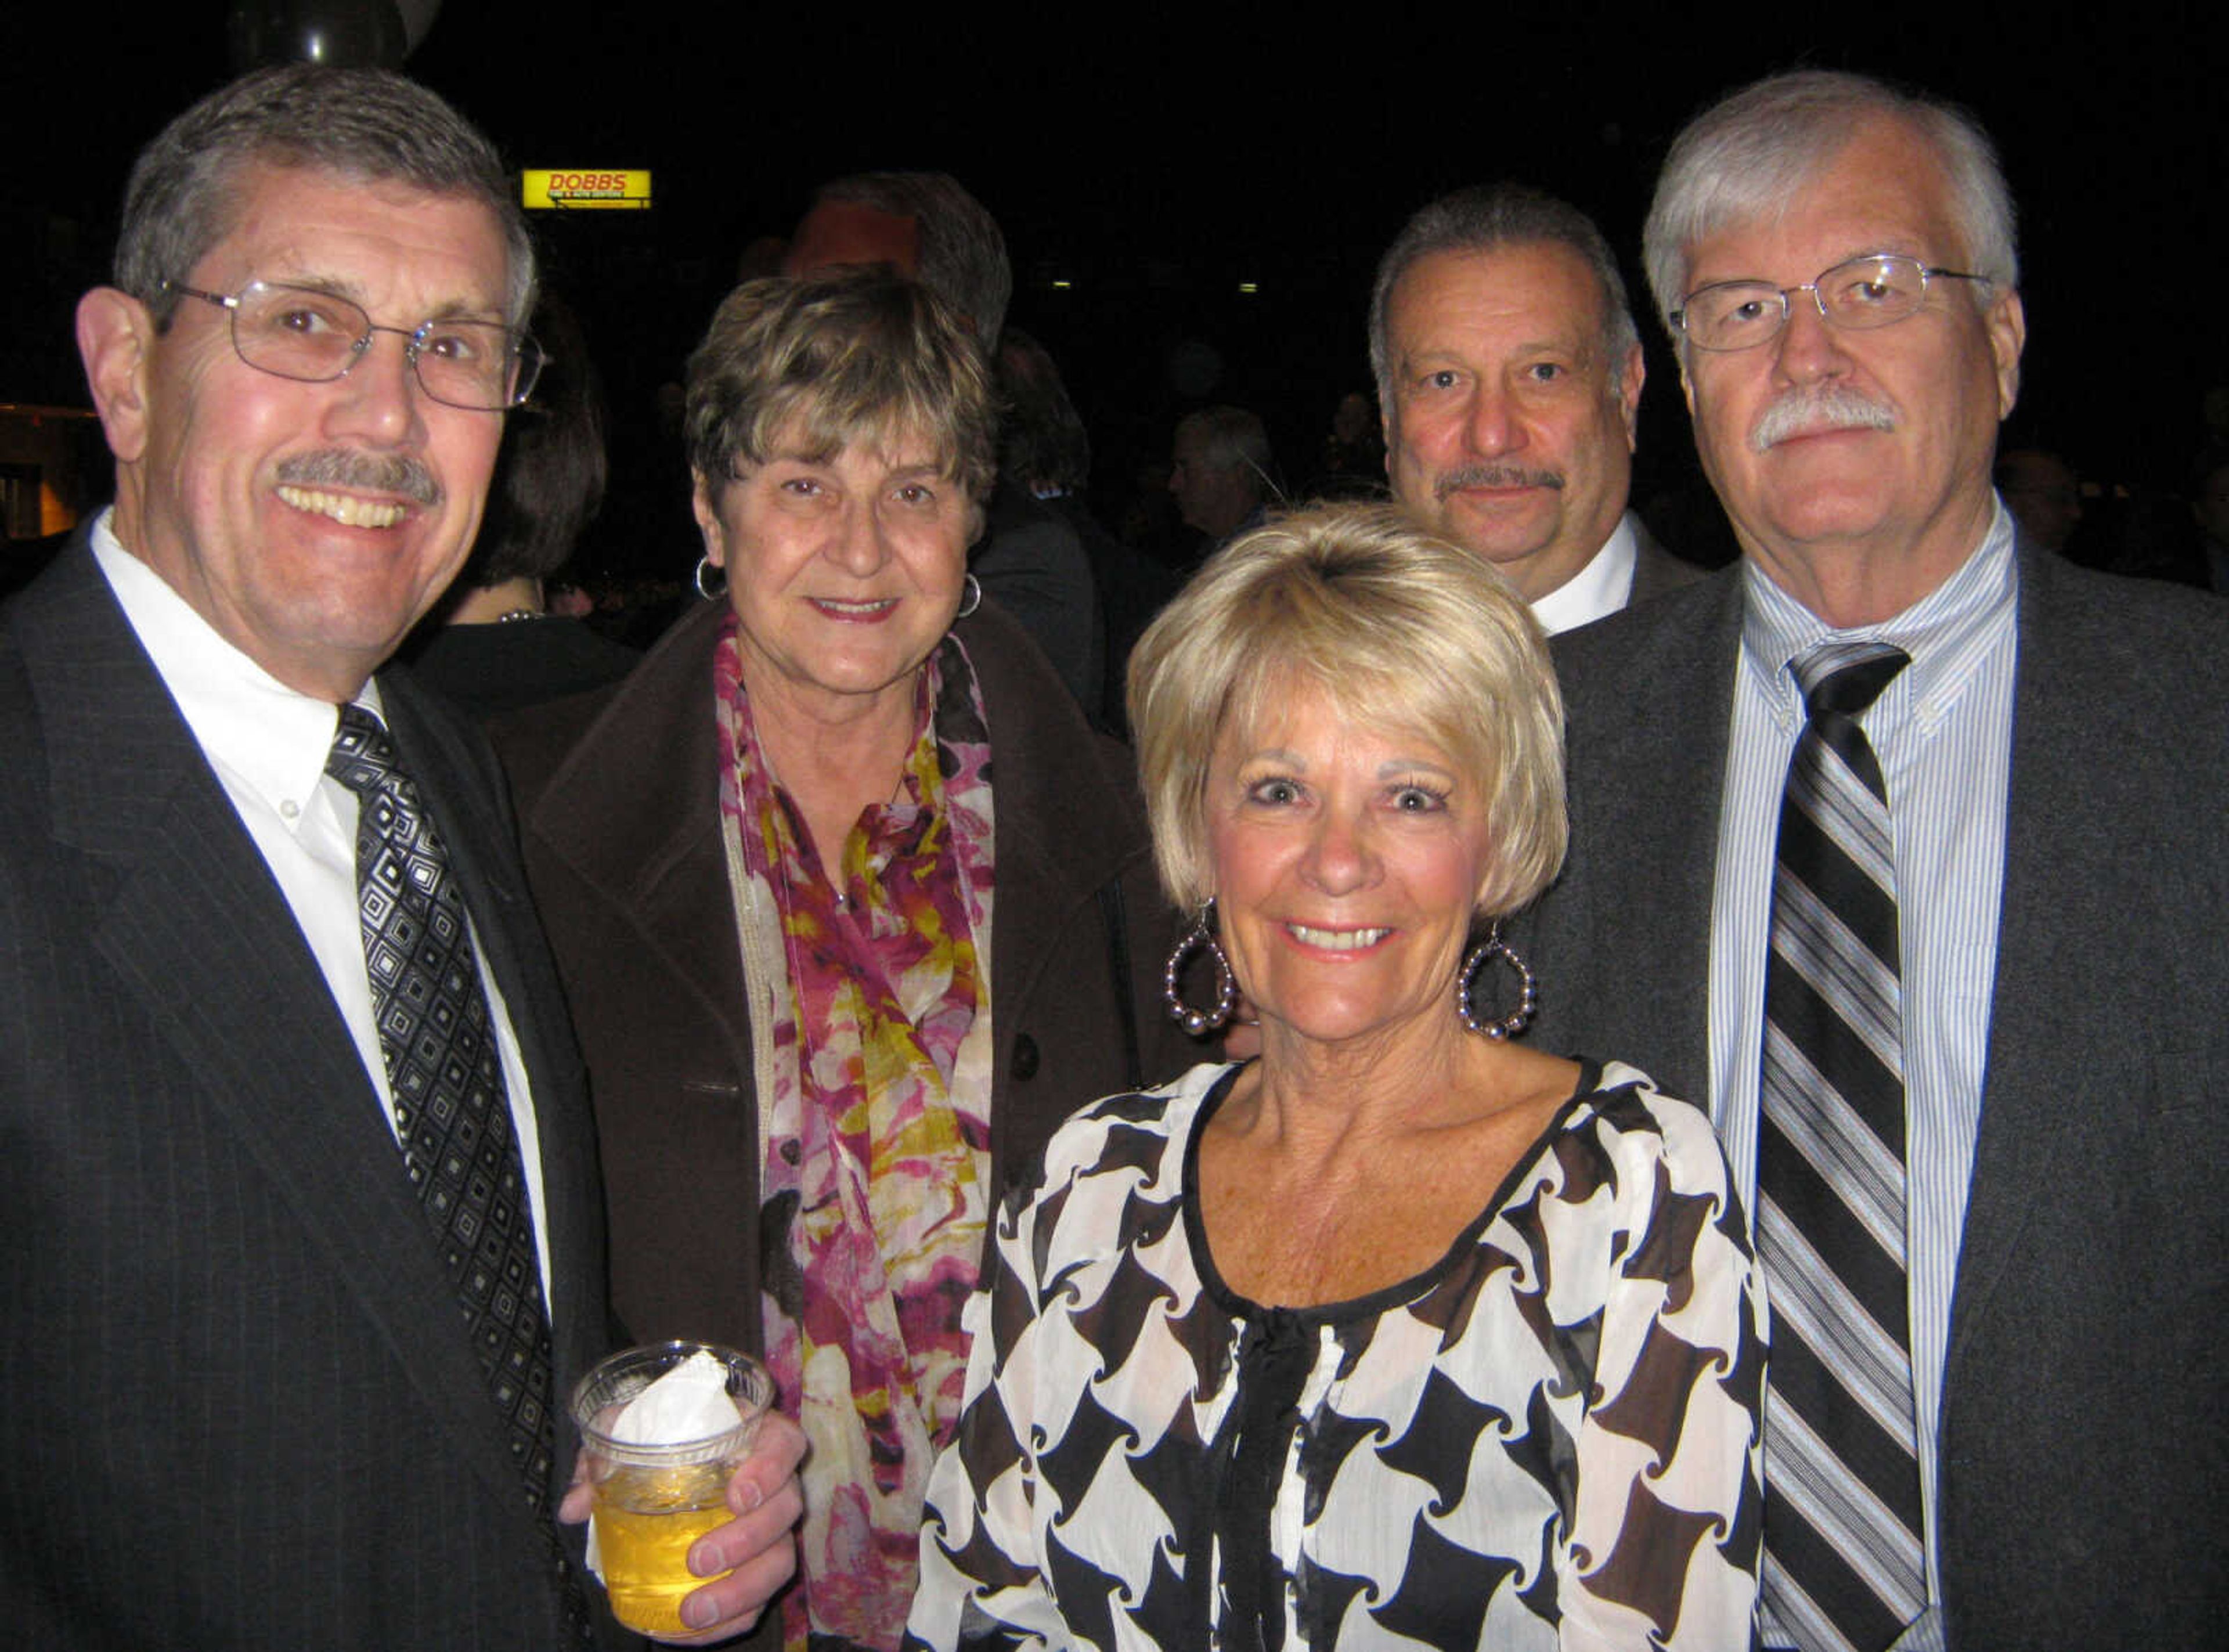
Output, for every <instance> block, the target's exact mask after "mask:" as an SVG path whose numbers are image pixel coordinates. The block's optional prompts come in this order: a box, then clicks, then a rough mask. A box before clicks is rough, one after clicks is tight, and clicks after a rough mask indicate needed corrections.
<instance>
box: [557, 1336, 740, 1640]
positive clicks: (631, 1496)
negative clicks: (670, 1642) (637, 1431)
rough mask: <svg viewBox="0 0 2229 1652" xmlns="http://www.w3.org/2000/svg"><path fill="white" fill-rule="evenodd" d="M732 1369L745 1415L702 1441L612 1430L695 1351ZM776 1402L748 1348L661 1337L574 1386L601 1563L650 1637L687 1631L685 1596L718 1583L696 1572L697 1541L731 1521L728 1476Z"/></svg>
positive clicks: (619, 1602)
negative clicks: (639, 1440) (616, 1434)
mask: <svg viewBox="0 0 2229 1652" xmlns="http://www.w3.org/2000/svg"><path fill="white" fill-rule="evenodd" d="M695 1353H709V1354H710V1355H711V1356H712V1358H714V1359H715V1360H718V1361H719V1362H720V1363H721V1364H722V1365H723V1366H726V1367H727V1372H728V1398H729V1399H731V1400H733V1401H734V1402H735V1405H736V1411H737V1413H738V1414H739V1415H740V1417H741V1418H742V1420H741V1421H740V1422H739V1423H737V1424H736V1426H735V1427H733V1428H729V1429H725V1430H722V1431H720V1432H718V1433H716V1434H708V1435H705V1436H703V1437H700V1438H697V1439H691V1440H681V1441H676V1442H672V1443H664V1444H658V1445H637V1444H634V1443H632V1442H629V1441H625V1440H615V1439H613V1437H612V1436H611V1435H610V1433H609V1432H608V1431H607V1430H610V1429H611V1428H612V1427H613V1425H614V1424H617V1423H618V1421H619V1417H620V1411H623V1410H624V1409H625V1408H626V1404H627V1402H628V1401H629V1400H631V1399H633V1398H634V1397H635V1396H636V1395H638V1394H639V1393H640V1392H642V1391H643V1390H644V1389H646V1388H647V1387H649V1386H650V1385H651V1384H652V1383H653V1382H656V1381H657V1380H658V1379H659V1378H660V1377H662V1376H664V1375H665V1373H666V1372H669V1371H671V1370H672V1369H673V1368H674V1367H675V1366H678V1365H680V1364H681V1363H682V1362H683V1361H684V1360H687V1359H688V1358H690V1356H691V1355H692V1354H695ZM773 1403H774V1379H773V1378H771V1377H769V1376H768V1374H767V1370H766V1367H765V1366H762V1365H761V1364H760V1363H759V1362H758V1361H757V1360H754V1359H752V1358H751V1357H750V1355H748V1354H747V1353H736V1351H735V1350H734V1349H733V1348H723V1347H720V1346H719V1345H718V1344H716V1343H712V1342H658V1343H653V1344H652V1345H650V1346H648V1347H639V1348H629V1349H627V1350H626V1352H625V1353H615V1354H613V1355H612V1356H611V1358H609V1359H608V1360H605V1361H604V1362H603V1363H602V1364H601V1365H599V1366H597V1367H596V1368H595V1369H594V1370H593V1371H591V1372H589V1373H588V1375H587V1376H585V1377H583V1378H581V1382H580V1385H579V1386H578V1387H576V1388H575V1389H574V1391H573V1420H574V1421H575V1423H577V1424H580V1427H581V1444H582V1446H583V1448H584V1450H585V1454H586V1456H587V1458H588V1482H589V1486H590V1488H591V1489H592V1490H593V1492H594V1496H595V1506H594V1513H593V1514H592V1515H591V1518H592V1519H593V1520H594V1523H595V1532H594V1541H595V1550H596V1561H597V1565H598V1568H599V1570H600V1571H601V1572H602V1574H603V1579H604V1588H605V1590H606V1591H607V1593H608V1594H609V1595H610V1597H611V1603H612V1612H613V1616H615V1617H617V1618H618V1619H619V1620H620V1623H624V1624H626V1626H627V1627H628V1628H629V1629H631V1630H636V1631H638V1632H639V1633H641V1634H645V1635H687V1634H688V1633H690V1630H689V1629H688V1626H687V1625H685V1624H684V1623H682V1621H681V1600H682V1597H684V1595H686V1594H688V1593H689V1591H691V1590H692V1589H696V1588H697V1587H699V1586H700V1585H703V1584H706V1583H709V1582H710V1581H711V1579H710V1578H699V1577H697V1576H696V1575H694V1574H693V1573H692V1572H691V1571H690V1570H689V1550H690V1548H691V1546H692V1545H693V1544H695V1542H696V1541H697V1539H698V1538H700V1537H702V1536H703V1535H704V1533H707V1532H709V1531H710V1530H711V1529H712V1528H713V1527H716V1526H718V1525H721V1524H722V1523H723V1522H724V1521H726V1520H728V1519H729V1518H730V1517H729V1513H728V1503H727V1488H728V1481H729V1477H730V1476H731V1475H734V1473H735V1471H736V1469H737V1468H738V1467H739V1466H740V1465H741V1464H742V1461H743V1459H744V1457H746V1456H748V1455H749V1453H750V1449H751V1442H752V1441H753V1440H754V1439H755V1438H756V1437H757V1436H758V1431H759V1422H760V1419H761V1417H764V1416H765V1415H766V1411H767V1408H768V1406H769V1405H772V1404H773Z"/></svg>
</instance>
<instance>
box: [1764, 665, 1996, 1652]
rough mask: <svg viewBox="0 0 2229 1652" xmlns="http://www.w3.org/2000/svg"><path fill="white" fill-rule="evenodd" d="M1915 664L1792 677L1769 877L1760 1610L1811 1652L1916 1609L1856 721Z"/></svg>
mask: <svg viewBox="0 0 2229 1652" xmlns="http://www.w3.org/2000/svg"><path fill="white" fill-rule="evenodd" d="M1909 663H1910V657H1909V656H1908V655H1906V654H1905V652H1903V651H1902V650H1901V649H1898V648H1894V647H1891V646H1889V645H1887V644H1885V643H1879V642H1860V643H1825V644H1821V646H1818V647H1816V648H1814V649H1812V650H1810V651H1809V652H1807V653H1805V654H1803V655H1802V656H1801V657H1799V658H1798V659H1795V660H1794V661H1793V662H1791V665H1790V669H1791V670H1792V671H1793V672H1795V679H1796V682H1797V684H1798V685H1800V686H1801V687H1802V691H1803V696H1804V700H1805V703H1806V704H1807V706H1808V710H1809V714H1810V716H1809V721H1808V723H1807V724H1806V726H1805V728H1804V730H1803V732H1802V735H1801V736H1799V737H1798V738H1797V740H1796V742H1795V755H1794V756H1793V757H1791V758H1790V759H1789V765H1788V784H1787V789H1786V793H1785V794H1784V795H1783V799H1782V802H1781V809H1780V837H1779V848H1778V852H1777V855H1776V865H1775V868H1774V874H1773V892H1772V942H1771V951H1770V955H1769V957H1768V959H1767V961H1766V970H1765V987H1764V1020H1765V1026H1764V1062H1763V1087H1762V1094H1761V1096H1760V1100H1759V1105H1758V1112H1759V1117H1760V1122H1761V1128H1760V1130H1759V1134H1758V1140H1757V1251H1758V1255H1759V1257H1760V1258H1761V1260H1762V1261H1763V1266H1764V1277H1765V1286H1766V1290H1767V1293H1768V1296H1769V1299H1770V1302H1771V1304H1772V1352H1771V1358H1770V1364H1769V1371H1770V1380H1769V1393H1770V1398H1768V1399H1767V1401H1766V1406H1767V1410H1766V1423H1765V1452H1764V1462H1765V1488H1766V1490H1765V1514H1764V1550H1765V1561H1764V1578H1763V1597H1764V1604H1765V1608H1766V1610H1767V1612H1768V1614H1769V1615H1770V1619H1771V1620H1772V1621H1773V1622H1774V1623H1776V1625H1777V1629H1778V1630H1779V1633H1780V1636H1781V1637H1784V1638H1786V1639H1788V1640H1790V1641H1792V1642H1794V1643H1795V1645H1798V1646H1801V1647H1802V1648H1805V1649H1807V1652H1829V1649H1832V1652H1843V1649H1850V1652H1879V1649H1881V1648H1885V1647H1886V1646H1888V1645H1889V1644H1890V1643H1891V1642H1893V1641H1894V1640H1895V1639H1896V1638H1897V1636H1898V1634H1899V1633H1900V1632H1901V1631H1902V1630H1903V1629H1904V1627H1905V1625H1906V1624H1908V1623H1911V1622H1912V1621H1913V1620H1914V1619H1915V1618H1917V1617H1918V1616H1919V1615H1920V1613H1921V1612H1922V1611H1923V1610H1924V1608H1925V1606H1926V1604H1927V1574H1926V1559H1925V1552H1924V1549H1923V1548H1922V1546H1921V1542H1920V1532H1921V1529H1922V1520H1921V1504H1920V1488H1919V1462H1918V1455H1917V1431H1916V1429H1915V1426H1914V1422H1913V1411H1912V1394H1911V1333H1910V1328H1909V1324H1908V1313H1907V1308H1906V1296H1905V1166H1904V1150H1905V1086H1904V1009H1903V992H1902V987H1901V983H1900V980H1899V975H1898V950H1897V948H1898V941H1897V907H1896V873H1895V868H1894V865H1893V860H1892V849H1891V839H1890V836H1889V821H1888V791H1887V787H1886V785H1885V782H1884V781H1883V780H1882V778H1881V769H1880V763H1879V760H1878V759H1876V757H1875V756H1874V755H1873V749H1872V746H1871V744H1870V743H1868V742H1867V741H1866V736H1865V730H1863V729H1861V728H1860V726H1859V724H1858V718H1859V717H1860V715H1861V714H1862V713H1863V712H1864V711H1865V710H1866V708H1867V707H1868V706H1870V705H1871V704H1872V703H1873V701H1874V700H1875V699H1876V698H1878V697H1879V695H1880V692H1881V691H1882V690H1883V689H1885V688H1886V687H1887V686H1888V685H1889V682H1890V681H1891V679H1892V678H1894V677H1895V676H1896V674H1897V673H1898V672H1900V671H1902V670H1903V669H1904V668H1905V665H1907V664H1909ZM2007 1515H2008V1517H2010V1512H2009V1511H2007ZM1769 1627H1770V1626H1769ZM1774 1638H1775V1637H1774V1636H1772V1635H1771V1634H1770V1632H1769V1633H1768V1636H1767V1639H1768V1642H1770V1641H1772V1640H1773V1639H1774Z"/></svg>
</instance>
